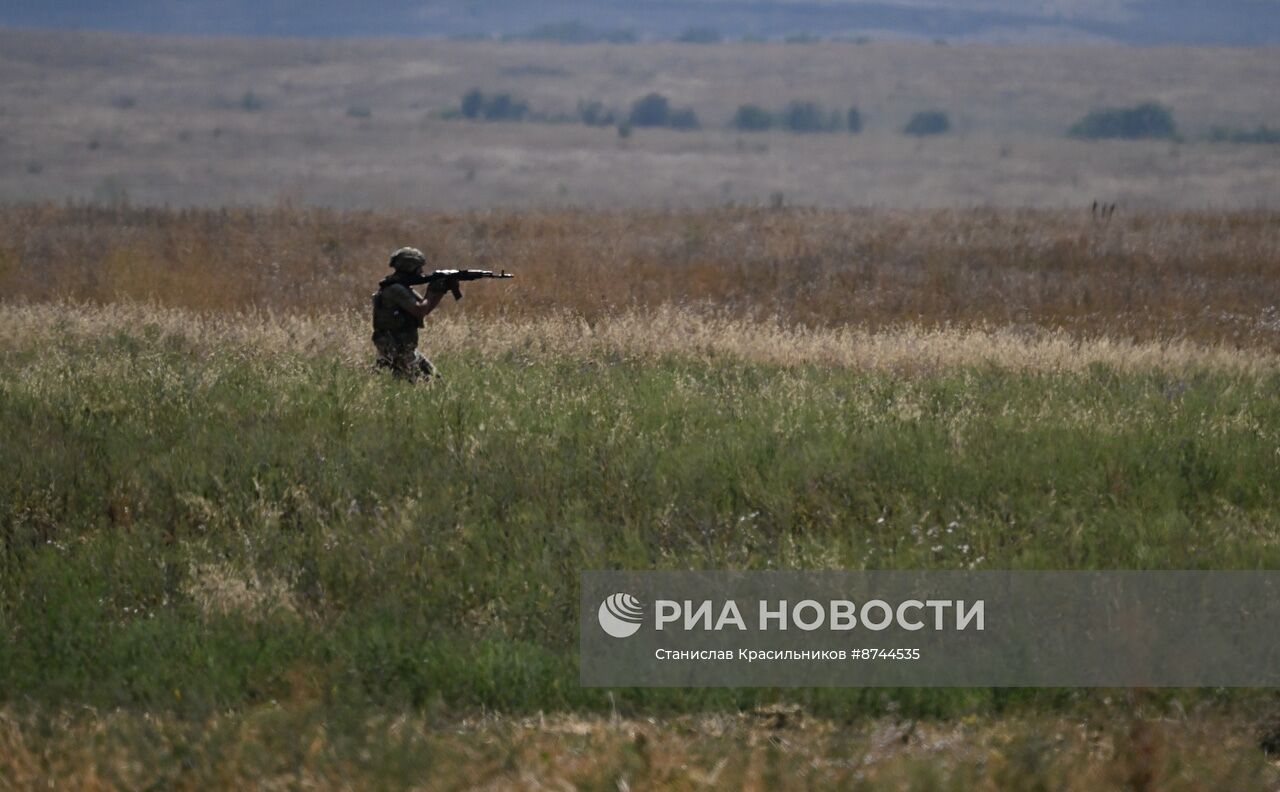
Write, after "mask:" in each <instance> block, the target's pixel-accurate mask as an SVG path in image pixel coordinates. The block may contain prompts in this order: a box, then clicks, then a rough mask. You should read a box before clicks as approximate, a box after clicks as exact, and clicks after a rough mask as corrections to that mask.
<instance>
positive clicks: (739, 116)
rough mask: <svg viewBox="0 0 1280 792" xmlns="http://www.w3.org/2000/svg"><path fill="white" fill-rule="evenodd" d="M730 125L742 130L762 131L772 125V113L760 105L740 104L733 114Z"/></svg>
mask: <svg viewBox="0 0 1280 792" xmlns="http://www.w3.org/2000/svg"><path fill="white" fill-rule="evenodd" d="M732 126H733V128H734V129H737V130H739V131H742V132H763V131H765V130H766V129H768V128H769V127H771V126H773V114H772V113H770V112H769V111H768V110H765V109H764V108H763V107H761V106H760V105H753V104H744V105H740V106H739V107H738V112H737V113H735V114H734V116H733V121H732Z"/></svg>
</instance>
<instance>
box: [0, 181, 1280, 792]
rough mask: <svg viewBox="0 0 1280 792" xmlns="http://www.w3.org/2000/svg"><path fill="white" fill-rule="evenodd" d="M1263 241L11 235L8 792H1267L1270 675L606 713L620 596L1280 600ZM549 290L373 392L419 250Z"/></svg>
mask: <svg viewBox="0 0 1280 792" xmlns="http://www.w3.org/2000/svg"><path fill="white" fill-rule="evenodd" d="M1276 227H1277V224H1276V223H1275V222H1274V218H1273V217H1272V215H1271V214H1270V213H1267V212H1247V213H1220V214H1209V213H1187V214H1171V213H1152V214H1142V215H1120V216H1118V217H1117V219H1115V220H1114V221H1112V222H1111V223H1109V224H1106V223H1095V222H1094V221H1092V220H1091V219H1089V218H1088V217H1087V216H1085V217H1081V216H1080V213H1079V212H1073V213H1066V212H1043V211H1018V212H1008V213H1002V212H994V211H972V212H924V213H905V212H887V211H883V212H853V213H842V212H835V211H800V210H777V211H770V210H744V209H732V210H716V211H710V212H705V213H677V212H637V213H625V212H609V213H605V212H596V213H580V212H540V213H527V214H503V213H473V214H466V215H444V214H440V215H421V214H378V213H371V212H370V213H336V212H331V211H323V210H290V209H286V208H280V209H276V210H270V211H249V210H225V211H182V212H178V211H162V210H141V209H115V210H107V209H101V208H96V209H95V208H76V207H56V206H24V207H11V208H9V209H6V210H3V211H0V228H3V229H4V231H5V233H4V234H3V235H0V237H2V238H3V239H4V240H5V241H4V242H3V243H0V285H2V286H3V293H4V294H5V299H4V301H3V302H0V437H3V438H4V442H3V443H0V471H2V472H3V476H0V788H3V787H6V786H13V787H17V788H23V787H29V786H33V785H44V786H48V785H54V786H74V787H82V788H116V787H129V788H136V787H145V786H156V787H165V788H185V789H207V788H241V787H243V786H244V785H246V784H247V783H261V784H264V785H267V784H278V785H281V786H308V787H314V788H351V787H357V788H370V787H378V786H383V787H387V788H400V787H405V786H411V785H414V784H417V785H420V786H425V787H429V788H463V787H466V786H468V785H474V784H476V783H485V784H488V785H490V786H492V787H493V788H527V787H530V786H534V785H536V784H542V785H547V786H552V785H559V786H563V785H564V784H566V783H567V784H572V785H575V786H578V787H581V788H611V789H617V788H620V787H624V786H625V787H627V788H632V789H640V788H651V789H662V788H670V787H675V788H687V789H695V788H704V787H716V786H730V787H735V788H751V789H771V788H779V787H791V788H805V787H812V786H819V787H823V786H836V785H843V786H849V785H861V786H862V788H866V789H872V790H875V789H900V788H904V787H910V786H916V787H926V788H937V789H956V790H959V789H975V788H977V789H1009V788H1022V789H1036V788H1067V789H1098V788H1104V789H1105V788H1112V789H1155V788H1160V789H1199V788H1206V787H1213V788H1233V789H1267V788H1273V787H1274V786H1275V785H1276V783H1277V780H1278V776H1277V773H1276V770H1275V768H1274V766H1273V765H1272V763H1271V760H1270V758H1269V756H1270V755H1269V754H1268V751H1270V752H1274V750H1275V746H1276V745H1277V744H1278V743H1280V739H1278V738H1277V733H1278V732H1280V730H1278V729H1277V728H1276V725H1275V720H1274V714H1275V705H1276V697H1275V694H1274V692H1273V691H1269V690H1220V689H1219V690H1157V691H1116V690H1052V689H1046V690H1025V689H889V690H873V689H866V690H862V689H798V690H769V689H749V690H742V689H688V690H685V689H615V690H604V689H589V688H582V687H580V686H579V685H578V673H577V659H576V658H577V654H576V642H577V635H578V612H577V610H578V591H577V575H578V572H579V571H580V570H582V569H604V568H625V569H688V568H721V569H723V568H729V569H733V568H744V569H763V568H772V569H778V568H783V569H836V568H841V569H895V568H934V569H1114V568H1120V569H1124V568H1131V569H1270V568H1275V567H1276V566H1277V565H1280V542H1278V541H1277V536H1280V510H1277V506H1276V504H1277V503H1280V491H1278V490H1280V479H1278V478H1277V477H1276V475H1275V474H1274V467H1275V466H1274V460H1275V455H1276V448H1277V447H1280V403H1277V401H1276V399H1275V394H1276V392H1277V389H1278V388H1280V362H1278V361H1277V358H1276V354H1275V351H1276V336H1275V332H1276V326H1275V317H1274V315H1273V314H1274V311H1275V308H1274V306H1275V305H1276V304H1277V298H1276V295H1275V294H1274V288H1275V286H1274V284H1275V281H1276V279H1275V277H1274V272H1273V270H1274V268H1275V266H1276V265H1277V263H1280V259H1278V258H1277V257H1276V255H1275V251H1276V250H1277V245H1276V240H1275V233H1276V231H1275V229H1276ZM402 242H420V243H421V244H423V246H424V247H426V248H427V249H428V250H429V251H430V252H431V253H432V254H433V256H434V257H433V261H435V262H439V263H440V264H445V263H447V264H461V265H464V266H473V265H477V264H490V265H497V264H499V263H503V264H509V265H510V266H511V267H512V268H514V269H517V270H518V276H517V279H516V280H513V281H509V282H504V283H480V284H475V285H473V286H472V287H471V288H470V289H469V290H468V292H467V297H466V299H465V300H464V301H463V302H462V303H459V304H456V305H455V304H453V303H452V301H449V302H448V303H446V304H445V306H444V307H443V308H442V309H441V311H440V312H439V313H437V314H433V315H432V316H431V317H430V318H429V322H428V328H427V331H426V332H425V334H424V345H425V347H426V349H427V351H428V352H429V353H430V354H431V355H432V357H433V358H434V359H435V361H436V362H437V364H438V365H439V366H440V368H441V369H442V370H443V372H444V375H445V380H444V382H442V383H438V384H433V385H431V386H427V387H415V386H412V385H409V384H406V383H402V382H399V381H395V380H393V379H390V378H389V377H387V376H384V375H381V374H379V373H376V372H374V371H372V370H371V366H370V363H371V360H370V359H371V349H370V344H369V341H368V335H367V334H368V328H367V326H366V322H367V318H366V317H365V316H364V311H363V305H364V304H365V303H364V301H365V300H367V295H368V291H369V290H370V289H371V288H372V286H371V283H372V282H373V281H374V279H376V278H377V277H378V276H380V275H381V274H382V272H383V267H382V257H383V256H385V254H386V252H387V251H386V249H387V248H388V247H391V246H395V245H398V244H401V243H402Z"/></svg>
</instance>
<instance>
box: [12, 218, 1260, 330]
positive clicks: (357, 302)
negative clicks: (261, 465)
mask: <svg viewBox="0 0 1280 792" xmlns="http://www.w3.org/2000/svg"><path fill="white" fill-rule="evenodd" d="M402 244H412V245H415V246H418V247H421V248H423V249H424V250H426V251H427V253H428V254H429V255H430V256H431V259H432V262H433V263H432V266H433V267H461V268H481V269H499V268H506V269H509V270H511V271H514V272H516V273H518V276H517V280H514V281H511V282H506V283H487V284H479V285H477V286H475V287H473V288H470V289H468V290H467V296H466V299H464V300H463V301H462V302H460V303H457V304H454V302H453V300H447V301H446V308H445V310H444V312H443V314H442V315H450V316H453V315H461V316H465V317H468V318H495V317H501V318H505V319H512V320H527V319H539V320H540V319H545V318H548V317H551V316H560V315H565V316H568V317H570V318H580V319H583V320H585V321H587V322H594V321H596V320H599V319H601V318H602V317H614V318H616V316H617V315H618V314H620V313H630V312H640V313H644V312H649V311H654V310H657V309H659V308H661V307H663V306H672V307H677V308H687V309H691V310H692V311H694V312H696V313H698V314H699V315H702V316H719V317H722V318H729V319H740V320H754V321H763V322H772V323H775V324H780V325H782V326H785V327H790V328H798V327H809V328H817V327H823V328H857V329H860V330H878V329H885V328H901V327H904V326H910V327H913V328H946V327H953V328H970V329H972V328H978V329H984V328H985V329H994V328H1000V329H1003V330H1005V331H1007V332H1013V333H1034V332H1040V331H1050V332H1057V331H1061V332H1065V333H1066V334H1067V335H1069V336H1071V337H1075V338H1086V339H1100V338H1106V339H1110V340H1111V341H1124V340H1139V341H1159V342H1170V341H1179V340H1182V341H1193V342H1197V343H1200V344H1209V345H1227V346H1232V347H1240V348H1251V349H1260V350H1268V351H1275V350H1277V349H1280V214H1277V213H1276V212H1266V211H1254V212H1233V213H1212V212H1199V213H1194V212H1191V213H1176V212H1152V213H1135V214H1127V213H1126V214H1119V215H1117V216H1116V217H1115V219H1114V220H1113V221H1112V222H1110V223H1097V222H1094V221H1092V220H1091V219H1090V216H1089V212H1088V210H1087V209H1086V210H1084V211H1034V210H1017V211H992V210H969V211H931V212H906V211H884V210H876V211H872V210H865V211H833V210H785V211H772V210H761V209H744V208H735V209H718V210H708V211H703V212H658V211H644V212H620V211H617V212H607V211H551V210H544V211H536V212H524V213H511V212H506V213H504V212H475V213H467V214H448V213H432V214H425V213H416V212H392V213H372V212H345V213H344V212H334V211H327V210H305V209H298V210H294V209H275V210H266V211H261V210H259V211H250V210H210V211H183V212H171V211H163V210H146V209H128V208H120V209H101V208H93V207H80V208H77V207H70V208H64V207H59V206H28V207H12V208H3V209H0V293H3V294H4V295H5V296H6V297H7V298H8V299H9V300H41V301H43V300H50V299H69V300H76V301H81V300H83V301H89V302H94V303H111V302H115V301H119V300H132V301H143V302H146V301H150V302H155V303H158V304H161V305H165V306H172V307H178V308H187V309H191V310H195V311H201V312H208V311H241V310H246V309H256V310H263V311H272V312H276V313H290V314H307V315H318V316H329V315H332V314H334V313H339V314H341V313H346V312H351V311H360V312H364V311H366V310H368V300H369V294H370V292H371V291H372V290H373V288H374V285H375V284H376V283H377V281H378V280H379V279H380V278H381V277H382V276H383V275H385V274H386V273H387V272H388V270H387V268H386V257H387V255H388V253H389V252H390V250H391V249H393V248H394V247H396V246H399V245H402ZM782 354H785V353H782Z"/></svg>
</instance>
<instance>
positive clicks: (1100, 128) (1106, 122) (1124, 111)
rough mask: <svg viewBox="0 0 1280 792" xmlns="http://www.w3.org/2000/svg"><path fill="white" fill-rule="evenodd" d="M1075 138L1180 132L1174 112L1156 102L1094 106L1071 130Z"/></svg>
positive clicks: (1163, 135) (1158, 135)
mask: <svg viewBox="0 0 1280 792" xmlns="http://www.w3.org/2000/svg"><path fill="white" fill-rule="evenodd" d="M1067 134H1068V135H1070V136H1071V137H1075V138H1084V139H1086V140H1099V139H1104V138H1122V139H1125V140H1137V139H1140V138H1171V137H1173V136H1175V135H1176V134H1177V128H1176V127H1175V125H1174V123H1173V114H1172V113H1171V112H1169V109H1168V108H1166V107H1163V106H1161V105H1158V104H1155V103H1154V102H1147V103H1146V104H1140V105H1134V106H1133V107H1104V108H1102V109H1100V110H1094V111H1093V112H1091V113H1089V114H1088V115H1086V116H1085V117H1084V118H1082V119H1080V120H1079V121H1077V122H1076V123H1075V124H1073V125H1072V126H1071V129H1069V130H1067Z"/></svg>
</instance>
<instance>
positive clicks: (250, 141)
mask: <svg viewBox="0 0 1280 792" xmlns="http://www.w3.org/2000/svg"><path fill="white" fill-rule="evenodd" d="M1277 83H1280V58H1277V57H1276V50H1275V49H1274V48H1262V49H1243V48H1241V49H1226V48H1193V47H1152V48H1142V49H1139V48H1124V47H1119V46H1111V45H1069V46H1068V45H1058V46H1036V47H1032V46H990V45H986V46H979V45H970V46H936V45H932V44H919V43H917V44H911V43H901V42H898V43H894V42H871V43H868V44H854V43H826V44H813V45H788V44H723V45H716V46H692V45H678V44H661V45H658V44H654V45H621V46H608V45H590V46H561V45H555V44H545V43H544V44H538V43H527V42H526V43H506V44H497V43H465V42H450V41H425V42H424V41H415V40H404V39H392V40H343V41H327V40H311V41H303V40H277V39H264V38H255V39H204V40H201V39H187V38H148V37H140V36H124V35H112V34H95V33H52V32H49V33H45V32H34V31H15V30H4V31H0V173H3V174H4V176H3V178H0V200H2V201H10V202H13V201H30V200H40V199H53V200H62V199H65V198H75V199H80V200H84V199H91V198H92V199H97V200H101V201H120V200H122V199H124V198H126V197H127V198H129V199H131V200H133V201H135V202H141V203H145V204H149V205H160V204H169V205H190V204H199V205H205V206H209V205H213V206H218V205H224V204H253V205H273V204H275V203H277V202H281V201H292V202H295V203H317V204H325V205H330V206H338V207H361V208H369V207H377V208H387V207H407V208H415V209H419V208H431V209H460V208H472V207H495V206H506V207H530V206H546V205H548V204H551V205H576V206H594V207H602V206H609V207H624V206H625V207H663V206H672V207H691V206H696V207H705V206H710V205H719V204H725V203H729V202H738V203H768V202H769V201H771V200H772V196H773V195H774V194H776V193H781V194H782V196H783V199H784V200H786V201H788V202H791V203H796V204H815V205H824V206H837V207H847V206H893V207H952V206H974V205H988V204H990V205H999V206H1038V207H1055V208H1058V207H1064V206H1070V207H1086V206H1088V205H1089V204H1090V203H1091V202H1092V201H1094V200H1102V201H1108V202H1110V201H1118V202H1120V203H1121V205H1122V206H1124V207H1126V208H1214V209H1222V208H1243V209H1250V208H1257V207H1259V206H1268V207H1273V208H1274V207H1276V206H1278V205H1280V192H1278V189H1280V188H1277V185H1278V184H1280V147H1277V146H1257V145H1239V144H1227V143H1209V142H1205V141H1204V138H1205V136H1206V135H1207V133H1208V132H1209V130H1210V129H1211V128H1212V127H1214V126H1219V125H1221V126H1227V127H1234V128H1248V129H1253V128H1255V127H1256V126H1258V125H1260V124H1267V125H1270V126H1271V127H1280V116H1277V115H1276V109H1275V102H1274V90H1273V89H1272V86H1273V85H1275V84H1277ZM471 88H480V89H482V90H485V91H489V92H496V91H510V92H512V93H514V94H515V95H517V96H520V97H523V98H524V99H526V100H527V101H529V102H530V104H531V106H532V108H533V109H534V110H535V111H537V112H539V113H542V114H545V115H549V116H555V115H572V113H573V112H574V111H575V108H576V106H577V103H578V102H579V100H599V101H601V102H604V103H605V104H606V105H609V106H611V107H613V108H615V109H617V110H619V111H625V110H626V109H627V108H628V107H629V105H630V103H631V102H632V101H634V100H635V99H637V98H638V97H640V96H642V95H644V94H645V93H648V92H650V91H657V92H660V93H663V94H665V95H667V96H669V97H670V98H671V100H672V102H673V103H675V104H677V105H691V106H693V107H694V108H695V109H696V110H697V112H698V115H699V117H700V119H701V120H702V123H703V127H704V129H703V130H702V131H698V132H688V133H685V132H676V131H671V130H650V129H644V130H637V131H636V132H635V134H633V135H632V136H631V138H630V139H627V140H621V139H619V137H618V135H617V133H616V131H615V130H614V129H613V128H611V127H607V128H588V127H584V126H581V125H578V124H546V123H518V124H502V123H494V124H482V123H470V122H461V121H446V120H442V119H441V118H440V114H441V112H442V111H444V110H447V109H450V108H456V107H457V104H458V101H459V99H460V97H461V96H462V94H463V93H464V92H466V91H467V90H469V89H471ZM250 95H251V97H252V99H251V101H246V99H247V97H249V96H250ZM793 99H812V100H816V101H820V102H823V103H824V104H826V105H828V106H829V107H831V108H833V109H837V110H839V111H840V112H843V111H844V110H846V109H847V108H848V107H849V105H851V104H857V105H858V107H859V108H860V110H861V111H862V114H863V118H864V120H865V124H866V131H865V132H864V133H863V134H862V135H860V136H856V137H854V136H850V135H847V134H843V133H841V134H815V135H796V134H786V133H767V134H739V133H735V132H732V131H730V130H728V129H727V128H726V126H727V124H728V122H729V120H730V118H731V117H732V116H733V114H734V111H735V109H736V108H737V106H738V105H739V104H743V103H750V102H755V103H760V104H763V105H766V106H769V107H771V108H776V107H779V106H781V105H785V104H786V102H788V101H791V100H793ZM1144 101H1159V102H1163V103H1164V104H1166V105H1168V106H1170V107H1171V108H1172V109H1173V111H1174V114H1175V117H1176V119H1177V120H1178V122H1179V125H1180V129H1181V131H1182V133H1183V135H1184V136H1185V138H1186V141H1187V142H1185V143H1180V144H1179V143H1172V142H1168V141H1146V142H1142V141H1139V142H1083V141H1075V140H1068V139H1066V138H1065V136H1064V134H1065V131H1066V129H1067V128H1068V127H1069V126H1070V125H1071V124H1072V123H1073V122H1074V121H1076V120H1077V119H1078V118H1080V117H1081V116H1082V115H1084V114H1085V113H1086V112H1088V111H1089V110H1091V109H1094V108H1095V107H1099V106H1103V105H1128V104H1134V103H1138V102H1144ZM246 108H251V109H246ZM931 108H938V109H942V110H945V111H947V112H948V113H949V114H950V117H951V120H952V123H953V126H954V129H955V132H954V134H951V135H948V136H945V137H942V138H939V139H930V140H923V141H922V140H917V139H909V138H905V137H903V136H902V135H900V134H899V132H900V130H901V128H902V126H903V125H904V124H905V123H906V121H907V119H908V118H909V117H910V116H911V114H912V113H914V112H916V111H919V110H926V109H931ZM353 111H354V115H353V114H352V112H353Z"/></svg>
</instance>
